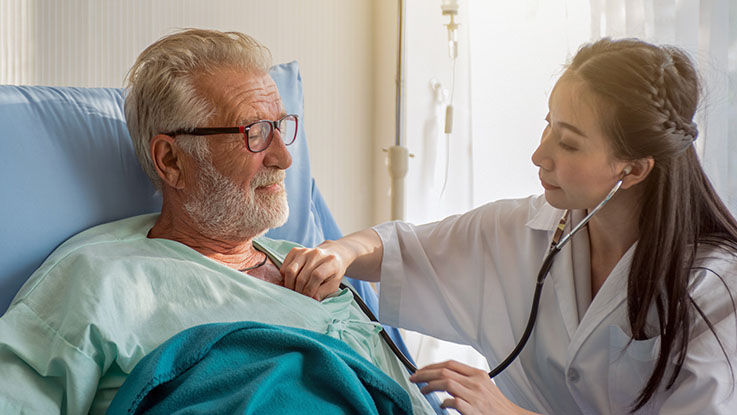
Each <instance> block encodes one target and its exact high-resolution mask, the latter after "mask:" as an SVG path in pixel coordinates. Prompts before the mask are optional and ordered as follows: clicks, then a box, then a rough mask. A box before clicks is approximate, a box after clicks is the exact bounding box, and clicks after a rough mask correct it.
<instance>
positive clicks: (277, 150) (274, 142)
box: [264, 128, 292, 170]
mask: <svg viewBox="0 0 737 415" xmlns="http://www.w3.org/2000/svg"><path fill="white" fill-rule="evenodd" d="M272 134H273V136H272V137H271V143H269V147H268V148H267V149H266V150H264V153H265V154H264V166H266V167H276V168H278V169H282V170H286V169H287V168H288V167H289V166H291V165H292V155H291V154H290V153H289V150H288V149H287V146H286V145H285V144H284V140H282V135H281V132H280V131H279V130H277V129H276V128H275V129H274V131H273V132H272Z"/></svg>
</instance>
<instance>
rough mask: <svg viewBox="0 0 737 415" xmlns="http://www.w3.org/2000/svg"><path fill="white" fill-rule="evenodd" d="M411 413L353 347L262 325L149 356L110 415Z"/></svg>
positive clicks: (215, 332)
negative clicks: (180, 414)
mask: <svg viewBox="0 0 737 415" xmlns="http://www.w3.org/2000/svg"><path fill="white" fill-rule="evenodd" d="M178 412H182V413H183V412H186V413H187V414H216V413H222V414H264V413H268V414H296V413H299V414H310V413H315V414H354V413H355V414H411V413H412V405H411V403H410V399H409V395H408V394H407V392H406V391H405V390H404V389H402V387H401V386H400V385H399V384H397V383H396V382H395V381H394V380H393V379H392V378H390V377H389V376H387V375H386V374H384V373H383V372H382V371H381V370H380V369H378V368H377V367H376V366H374V365H373V364H371V363H370V362H368V361H367V360H365V359H364V358H362V357H361V356H359V355H358V354H357V353H356V352H354V351H353V350H352V349H351V348H350V347H349V346H348V345H346V344H345V343H343V342H341V341H339V340H336V339H334V338H332V337H329V336H326V335H323V334H320V333H316V332H312V331H308V330H303V329H297V328H291V327H284V326H277V325H267V324H262V323H256V322H239V323H218V324H205V325H201V326H196V327H193V328H190V329H188V330H185V331H183V332H181V333H179V334H177V335H175V336H174V337H172V338H171V339H169V340H167V341H166V342H165V343H163V344H162V345H161V346H159V347H158V348H157V349H156V350H154V351H153V352H152V353H150V354H149V355H147V356H146V357H144V358H143V359H142V360H141V361H140V362H139V363H138V365H136V367H135V369H134V370H133V371H132V372H131V374H130V375H129V376H128V378H127V379H126V381H125V383H124V384H123V386H122V387H121V388H120V389H119V391H118V393H117V394H116V396H115V398H114V399H113V401H112V403H111V405H110V407H109V408H108V412H107V413H108V414H143V413H146V414H175V413H178Z"/></svg>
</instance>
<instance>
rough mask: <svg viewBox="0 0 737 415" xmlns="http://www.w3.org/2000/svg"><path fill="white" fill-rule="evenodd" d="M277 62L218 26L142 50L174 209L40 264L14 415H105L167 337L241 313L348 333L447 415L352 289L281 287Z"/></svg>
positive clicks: (0, 338)
mask: <svg viewBox="0 0 737 415" xmlns="http://www.w3.org/2000/svg"><path fill="white" fill-rule="evenodd" d="M269 65H270V54H269V52H268V50H267V49H266V48H265V47H263V46H262V45H260V44H259V43H258V42H256V41H255V40H253V39H251V38H250V37H248V36H245V35H243V34H239V33H221V32H216V31H205V30H187V31H184V32H180V33H177V34H174V35H170V36H167V37H165V38H163V39H161V40H159V41H157V42H156V43H154V44H153V45H151V46H150V47H148V48H147V49H146V50H145V51H144V52H143V53H142V54H141V56H140V57H139V58H138V60H137V62H136V63H135V64H134V66H133V68H132V69H131V71H130V73H129V85H128V95H127V98H126V103H125V113H126V119H127V121H128V128H129V130H130V133H131V137H132V139H133V141H134V144H135V148H136V152H137V154H138V157H139V160H140V162H141V165H142V166H143V168H144V170H145V171H146V173H147V174H148V176H149V177H150V178H151V180H152V181H153V183H154V184H155V185H156V186H157V187H158V188H159V189H160V190H161V192H162V195H163V206H162V210H161V213H160V214H154V215H144V216H138V217H133V218H128V219H124V220H121V221H117V222H113V223H109V224H105V225H101V226H98V227H95V228H92V229H89V230H87V231H85V232H82V233H80V234H78V235H76V236H74V237H73V238H71V239H70V240H68V241H67V242H65V243H64V244H63V245H62V246H60V247H59V248H58V249H57V250H56V251H55V252H54V253H53V254H52V255H51V256H49V258H48V259H47V260H46V261H45V262H44V263H43V264H42V266H41V267H40V268H39V269H38V270H37V271H36V272H35V273H34V274H33V276H32V277H31V279H30V280H29V282H28V283H27V284H26V285H25V286H24V288H23V289H22V290H21V292H19V293H18V296H17V297H16V299H15V300H14V302H13V305H12V306H11V308H10V309H9V310H8V311H7V313H6V314H5V315H3V317H2V318H0V367H1V368H2V370H1V372H2V374H3V376H2V377H0V413H3V414H7V413H58V412H62V413H86V412H93V413H103V412H104V411H105V410H106V409H107V408H108V406H109V404H110V402H111V400H112V398H113V396H114V395H115V393H116V391H117V390H118V388H119V387H120V386H121V385H122V384H123V382H124V381H125V379H126V376H127V375H128V374H129V373H130V372H131V371H132V370H133V368H134V366H135V365H136V363H138V361H139V360H141V358H143V357H144V356H145V355H147V354H148V353H150V352H151V351H152V350H153V349H155V348H156V347H157V346H159V345H160V344H161V343H162V342H164V341H165V340H166V339H168V338H169V337H171V336H173V335H174V334H176V333H178V332H181V331H182V330H184V329H187V328H190V327H193V326H196V325H200V324H204V323H210V322H232V321H239V320H253V321H257V322H262V323H268V324H279V325H285V326H290V327H296V328H303V329H309V330H313V331H316V332H320V333H328V334H329V335H331V336H333V337H336V338H340V339H342V340H344V341H345V342H346V343H347V344H348V345H349V346H350V347H351V348H352V349H353V350H354V351H356V352H357V353H358V354H359V355H361V356H363V357H364V358H366V359H368V360H369V361H371V362H372V363H374V364H375V365H376V366H378V367H379V368H381V369H382V370H383V371H384V372H385V373H387V374H388V375H390V376H391V377H392V378H394V379H395V380H396V381H397V382H398V383H399V384H400V385H402V386H403V387H404V389H406V390H407V391H408V392H409V395H410V399H411V401H412V406H413V408H414V410H415V412H416V413H421V412H430V411H431V409H430V408H429V406H428V404H427V402H426V401H425V400H424V398H423V397H422V395H421V393H420V392H419V390H418V389H417V387H416V386H414V385H413V384H411V383H410V382H409V381H408V379H407V374H406V372H405V370H404V368H403V367H402V366H401V364H400V363H399V361H398V360H397V359H396V358H395V357H394V356H393V354H392V353H391V351H390V350H389V348H388V347H387V346H386V345H385V344H384V343H383V342H382V341H381V340H380V339H379V337H378V327H377V326H376V324H374V323H371V322H369V321H368V320H367V319H366V318H365V316H363V314H362V313H361V312H360V310H359V309H358V308H357V305H356V304H355V302H354V300H353V297H352V294H351V293H350V292H349V291H341V292H339V293H337V294H336V295H333V296H330V297H328V298H327V299H326V300H324V301H322V302H318V301H315V300H314V299H312V298H308V297H305V296H302V295H301V294H298V293H296V292H294V291H291V290H288V289H286V288H284V287H282V286H281V283H282V275H281V273H280V271H279V268H278V265H279V264H280V261H281V260H282V259H283V258H284V257H285V256H286V254H287V252H288V251H289V249H291V248H292V247H293V246H294V244H291V243H286V242H283V241H273V240H269V239H267V238H264V237H262V236H261V235H263V234H264V233H265V232H266V231H267V230H268V229H269V228H272V227H276V226H279V225H281V224H283V223H284V221H285V220H286V218H287V215H288V208H287V203H286V194H285V190H284V185H283V179H284V170H285V169H286V168H287V167H289V165H290V164H291V156H290V154H289V152H288V150H287V148H286V146H287V145H289V144H291V143H292V142H293V141H294V139H295V137H296V131H297V124H298V119H297V117H296V116H294V115H291V114H286V113H285V112H284V110H283V108H282V105H281V101H280V98H279V94H278V91H277V89H276V86H275V84H274V82H273V81H272V79H271V78H270V77H269V75H268V73H267V71H268V68H269ZM264 120H266V121H264Z"/></svg>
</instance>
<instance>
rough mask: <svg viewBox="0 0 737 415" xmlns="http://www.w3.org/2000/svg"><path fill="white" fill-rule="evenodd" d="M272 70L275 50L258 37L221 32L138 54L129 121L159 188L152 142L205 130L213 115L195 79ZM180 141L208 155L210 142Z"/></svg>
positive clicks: (168, 41) (184, 36)
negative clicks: (235, 71)
mask: <svg viewBox="0 0 737 415" xmlns="http://www.w3.org/2000/svg"><path fill="white" fill-rule="evenodd" d="M270 66H271V52H269V50H268V49H267V48H266V47H265V46H263V45H262V44H260V43H259V42H258V41H256V40H255V39H253V38H251V37H249V36H247V35H244V34H242V33H237V32H219V31H216V30H202V29H186V30H183V31H180V32H177V33H174V34H171V35H168V36H165V37H163V38H161V39H159V40H158V41H156V42H155V43H153V44H152V45H151V46H149V47H148V48H146V49H145V50H144V51H143V52H142V53H141V54H140V55H139V56H138V59H137V60H136V63H135V64H133V67H132V68H131V69H130V71H129V72H128V75H127V84H126V92H127V94H126V97H125V118H126V121H127V124H128V131H129V132H130V136H131V139H132V140H133V146H134V148H135V149H136V155H137V156H138V161H139V162H140V163H141V167H143V170H144V171H145V172H146V174H147V175H148V177H149V178H150V179H151V182H152V183H153V184H154V186H155V187H156V188H157V189H161V186H162V182H161V179H160V178H159V176H158V174H157V173H156V169H155V168H154V165H153V161H152V159H151V153H150V149H149V146H150V142H151V138H153V137H154V136H155V135H156V134H161V133H167V132H171V131H176V130H180V129H188V128H195V127H201V126H202V125H203V124H204V123H206V122H207V120H208V119H209V118H210V117H211V116H212V115H213V114H214V111H215V103H213V102H212V101H211V100H210V99H209V97H206V96H202V95H201V94H200V93H198V91H197V89H196V87H195V82H194V80H195V78H196V77H197V76H198V75H202V74H211V73H213V72H215V70H217V69H222V68H237V69H240V70H243V71H244V72H253V73H256V74H265V73H267V72H268V70H269V67H270ZM177 142H178V144H179V145H180V146H181V147H182V148H183V149H184V150H185V151H187V152H189V153H190V154H192V155H194V156H195V157H196V158H197V156H201V155H205V154H207V146H206V143H204V142H203V141H202V140H201V139H199V138H197V137H191V136H183V137H181V138H179V139H178V140H177ZM202 147H204V148H202Z"/></svg>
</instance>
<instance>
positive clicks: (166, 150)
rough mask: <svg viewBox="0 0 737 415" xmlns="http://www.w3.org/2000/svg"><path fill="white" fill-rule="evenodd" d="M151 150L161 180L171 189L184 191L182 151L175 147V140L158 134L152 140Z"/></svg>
mask: <svg viewBox="0 0 737 415" xmlns="http://www.w3.org/2000/svg"><path fill="white" fill-rule="evenodd" d="M149 150H150V151H151V160H152V161H153V163H154V168H155V169H156V173H157V174H158V175H159V177H160V178H161V180H162V181H163V182H164V183H165V184H166V185H168V186H170V187H173V188H175V189H182V188H183V187H184V175H183V174H182V167H183V163H182V151H181V150H180V149H179V148H178V147H177V146H175V145H174V138H173V137H170V136H168V135H165V134H158V135H156V136H154V137H153V138H152V139H151V143H150V148H149Z"/></svg>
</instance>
